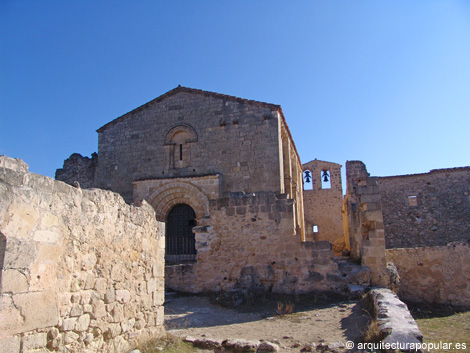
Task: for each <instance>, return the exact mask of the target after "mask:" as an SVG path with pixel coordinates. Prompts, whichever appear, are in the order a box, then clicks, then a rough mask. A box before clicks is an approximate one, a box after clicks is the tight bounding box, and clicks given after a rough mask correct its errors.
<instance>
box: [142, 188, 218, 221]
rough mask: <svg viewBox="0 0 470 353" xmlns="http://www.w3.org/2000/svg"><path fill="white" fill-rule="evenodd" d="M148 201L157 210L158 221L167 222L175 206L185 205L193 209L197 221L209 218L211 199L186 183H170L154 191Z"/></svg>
mask: <svg viewBox="0 0 470 353" xmlns="http://www.w3.org/2000/svg"><path fill="white" fill-rule="evenodd" d="M147 201H148V202H149V203H150V204H151V205H152V207H153V208H154V209H155V213H156V217H157V220H159V221H161V222H165V221H166V218H167V216H168V213H169V212H170V210H171V209H172V208H173V206H175V205H177V204H180V203H183V204H186V205H189V206H191V207H192V208H193V210H194V212H195V213H196V218H197V219H202V218H204V217H207V216H209V199H208V197H207V196H206V194H204V192H202V191H201V190H200V189H199V188H198V187H197V186H195V185H193V184H190V183H186V182H177V183H168V184H165V185H162V186H160V187H159V188H158V189H155V190H153V192H152V193H151V194H150V195H149V197H148V199H147Z"/></svg>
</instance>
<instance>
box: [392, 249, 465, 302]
mask: <svg viewBox="0 0 470 353" xmlns="http://www.w3.org/2000/svg"><path fill="white" fill-rule="evenodd" d="M469 257H470V244H469V243H467V242H456V243H451V244H449V245H447V246H436V247H429V246H428V247H422V248H403V249H388V250H387V261H390V262H393V263H394V264H395V266H396V268H397V270H398V274H399V275H400V290H399V295H400V297H402V298H404V299H406V300H410V301H414V302H426V303H441V304H452V305H457V306H465V307H470V263H469V261H468V259H469ZM450 259H451V260H450Z"/></svg>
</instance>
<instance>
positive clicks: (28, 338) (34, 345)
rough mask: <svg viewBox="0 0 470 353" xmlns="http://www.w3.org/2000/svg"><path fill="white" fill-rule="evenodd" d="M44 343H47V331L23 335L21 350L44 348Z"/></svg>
mask: <svg viewBox="0 0 470 353" xmlns="http://www.w3.org/2000/svg"><path fill="white" fill-rule="evenodd" d="M46 345H47V333H46V332H40V333H35V334H31V335H25V336H23V339H22V349H23V352H28V351H33V350H36V349H40V348H45V347H46Z"/></svg>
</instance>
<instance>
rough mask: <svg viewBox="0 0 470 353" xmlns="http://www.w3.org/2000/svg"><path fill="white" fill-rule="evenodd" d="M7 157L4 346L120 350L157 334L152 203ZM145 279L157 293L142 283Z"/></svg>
mask: <svg viewBox="0 0 470 353" xmlns="http://www.w3.org/2000/svg"><path fill="white" fill-rule="evenodd" d="M1 165H5V157H0V176H1V175H4V176H5V177H3V178H0V211H1V212H0V250H1V251H2V252H1V255H2V258H3V254H4V258H3V261H2V264H3V268H2V294H1V295H0V317H1V320H0V340H1V342H2V343H4V344H1V345H0V350H1V349H3V348H4V349H6V351H7V352H15V353H16V351H18V353H19V350H20V347H23V351H22V352H23V353H26V352H28V353H29V352H31V353H32V352H35V353H36V352H42V351H46V350H48V349H53V350H60V351H67V352H71V353H78V352H80V353H81V352H96V351H107V352H116V353H120V352H123V351H124V350H126V349H128V348H130V345H132V344H133V342H135V340H136V339H137V338H138V337H139V336H140V335H150V334H155V335H158V334H160V333H161V332H162V331H163V328H162V327H163V326H162V325H163V310H162V308H163V307H162V303H161V295H163V293H164V281H163V261H164V242H163V243H162V241H161V239H160V238H163V230H164V227H163V226H162V225H161V224H159V223H158V222H156V220H155V213H154V211H153V209H152V208H151V207H150V206H149V205H148V204H146V203H142V204H141V206H140V207H136V206H129V205H127V204H126V203H125V202H124V200H123V199H122V198H121V197H120V196H119V195H117V194H114V193H112V192H107V191H101V190H82V189H80V188H74V187H71V186H68V185H66V184H64V183H62V182H59V181H53V180H52V179H50V178H46V177H42V176H36V175H30V174H24V170H22V171H21V173H22V174H21V173H20V172H17V171H14V170H8V171H5V169H4V168H3V169H2V167H1ZM23 169H24V168H23ZM15 175H16V176H15ZM145 280H153V282H154V287H153V292H152V293H147V292H146V291H142V290H139V287H140V286H141V285H142V283H145ZM160 293H161V295H160ZM105 301H106V303H108V304H105ZM107 309H108V310H107ZM135 317H142V318H143V320H141V323H140V324H139V325H137V323H136V320H135ZM124 335H125V337H124ZM46 345H47V347H48V348H46Z"/></svg>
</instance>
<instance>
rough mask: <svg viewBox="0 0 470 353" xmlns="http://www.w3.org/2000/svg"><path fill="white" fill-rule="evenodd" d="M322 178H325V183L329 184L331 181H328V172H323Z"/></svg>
mask: <svg viewBox="0 0 470 353" xmlns="http://www.w3.org/2000/svg"><path fill="white" fill-rule="evenodd" d="M322 177H323V181H325V182H328V180H329V179H328V171H327V170H324V171H323V175H322Z"/></svg>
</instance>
